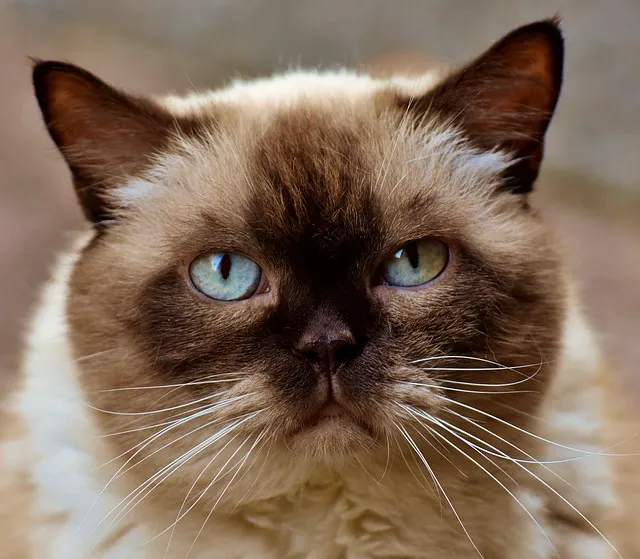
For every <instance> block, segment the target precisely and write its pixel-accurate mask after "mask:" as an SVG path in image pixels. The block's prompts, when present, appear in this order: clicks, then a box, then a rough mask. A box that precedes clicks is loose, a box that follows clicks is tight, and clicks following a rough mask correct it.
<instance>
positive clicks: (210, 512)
mask: <svg viewBox="0 0 640 559" xmlns="http://www.w3.org/2000/svg"><path fill="white" fill-rule="evenodd" d="M265 433H266V429H263V431H262V432H261V433H260V435H259V436H258V438H257V439H256V440H255V442H254V443H253V444H252V445H251V448H249V450H248V451H247V453H246V454H245V456H244V458H243V459H242V462H241V463H240V464H239V465H237V467H235V468H236V471H235V473H234V474H233V476H232V478H231V479H230V480H229V483H227V485H226V486H225V488H224V489H223V490H222V492H221V493H220V495H219V496H218V498H217V499H216V502H215V503H214V504H213V507H211V510H210V511H209V514H207V517H206V518H205V519H204V522H203V523H202V526H201V527H200V530H199V531H198V533H197V534H196V537H195V538H194V539H193V543H192V544H191V547H189V550H188V551H187V554H186V555H185V559H187V558H188V557H189V554H190V553H191V551H192V550H193V548H194V546H195V545H196V542H197V541H198V538H199V537H200V534H202V531H203V530H204V527H205V526H206V524H207V522H208V521H209V518H211V515H212V514H213V511H214V510H215V509H216V507H217V506H218V503H219V502H220V501H221V500H222V498H223V497H224V495H225V493H226V492H227V490H228V489H229V487H230V486H231V484H232V483H233V480H234V479H235V478H236V476H237V475H238V474H239V473H240V471H241V470H242V467H243V466H244V465H245V463H246V461H247V459H248V458H249V455H250V454H251V452H252V451H253V449H254V448H255V447H256V445H257V444H258V443H259V442H260V440H261V439H262V438H263V437H264V435H265ZM248 440H249V437H247V439H246V440H245V441H244V442H243V443H242V445H241V446H240V447H239V448H238V450H240V448H242V446H244V444H245V443H246V442H247V441H248ZM232 458H233V456H232ZM223 468H224V466H223ZM209 487H211V484H210V485H209V486H208V487H207V488H205V490H204V491H203V494H204V493H206V492H207V491H208V490H209ZM198 499H199V498H198ZM196 502H197V501H196Z"/></svg>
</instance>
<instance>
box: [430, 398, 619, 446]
mask: <svg viewBox="0 0 640 559" xmlns="http://www.w3.org/2000/svg"><path fill="white" fill-rule="evenodd" d="M434 396H435V397H436V398H440V399H441V400H445V401H446V402H449V403H451V404H455V405H457V406H461V407H463V408H465V409H468V410H471V411H473V412H476V413H479V414H480V415H483V416H485V417H488V418H490V419H493V420H495V421H497V422H498V423H502V424H503V425H506V426H507V427H511V428H512V429H515V430H516V431H519V432H521V433H523V434H525V435H528V436H530V437H533V438H534V439H537V440H539V441H542V442H544V443H547V444H550V445H552V446H556V447H559V448H564V449H565V450H570V451H572V452H577V453H579V454H584V455H586V456H593V455H598V456H625V455H623V454H606V453H602V452H600V451H588V450H583V449H579V448H572V447H570V446H567V445H563V444H561V443H557V442H555V441H552V440H549V439H545V438H544V437H541V436H540V435H536V434H535V433H531V432H530V431H527V430H526V429H523V428H522V427H518V426H517V425H514V424H513V423H509V422H508V421H505V420H504V419H501V418H499V417H497V416H495V415H492V414H490V413H488V412H485V411H483V410H480V409H478V408H474V407H473V406H470V405H468V404H464V403H462V402H457V401H456V400H452V399H451V398H447V397H445V396H442V395H440V394H434Z"/></svg>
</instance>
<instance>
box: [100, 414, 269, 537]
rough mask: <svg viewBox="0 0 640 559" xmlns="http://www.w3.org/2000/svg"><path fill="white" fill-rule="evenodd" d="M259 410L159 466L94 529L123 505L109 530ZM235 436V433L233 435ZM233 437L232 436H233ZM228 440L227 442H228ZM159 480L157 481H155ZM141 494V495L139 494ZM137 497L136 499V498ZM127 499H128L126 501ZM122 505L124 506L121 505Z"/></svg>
mask: <svg viewBox="0 0 640 559" xmlns="http://www.w3.org/2000/svg"><path fill="white" fill-rule="evenodd" d="M257 413H259V412H254V414H250V415H248V416H247V417H245V418H243V419H241V420H238V421H235V422H234V423H232V424H231V425H228V426H226V427H224V428H222V429H221V430H220V431H218V432H217V433H215V434H214V435H211V436H210V437H208V438H207V439H205V440H204V441H202V442H201V443H199V444H197V445H196V446H195V447H194V448H192V449H190V450H188V451H187V452H185V453H184V454H182V455H180V456H179V457H178V458H176V459H174V460H172V461H171V462H170V463H169V464H167V465H166V466H164V467H163V468H161V469H160V470H159V471H158V472H156V473H155V474H153V475H152V476H151V477H150V478H149V479H148V480H146V481H145V482H143V483H142V484H141V485H139V486H138V487H137V488H136V489H134V490H133V491H132V492H131V493H129V494H128V495H127V496H126V497H125V498H124V499H122V500H121V501H120V503H118V504H117V505H116V506H115V507H113V509H111V511H109V513H107V514H106V515H105V517H104V518H103V519H102V520H101V521H100V522H99V523H98V524H97V525H96V527H95V528H94V530H95V529H96V528H98V527H99V526H100V524H102V523H103V522H104V521H105V520H106V519H107V518H108V517H109V516H111V515H112V514H113V513H114V512H115V511H117V510H118V509H119V508H120V507H123V508H122V510H120V512H119V513H118V514H117V515H116V516H115V517H114V519H113V520H112V521H111V522H110V523H109V526H107V528H106V529H105V532H106V531H108V530H109V528H110V527H111V526H112V525H113V524H114V523H115V522H117V521H118V520H120V519H121V518H123V517H124V516H126V515H127V514H129V513H130V512H131V511H132V510H133V509H134V508H136V507H137V506H138V505H139V504H140V503H141V502H142V501H143V500H144V499H146V498H147V497H148V496H149V495H150V494H151V493H152V492H153V491H154V490H155V489H157V488H158V487H159V486H160V485H161V484H162V483H164V482H165V481H166V480H167V479H168V478H169V477H170V476H171V475H173V474H174V473H175V472H177V471H178V470H179V469H180V468H181V467H182V466H183V465H184V464H186V463H187V462H188V461H190V460H191V459H192V458H194V457H195V456H197V455H198V454H200V453H201V452H203V451H204V450H206V449H207V448H209V447H210V446H211V445H212V444H214V443H215V442H217V441H218V440H220V439H221V438H223V437H225V436H226V435H228V434H229V433H231V432H232V431H234V430H235V429H237V428H238V427H239V426H240V425H241V424H242V423H245V422H246V421H249V420H250V419H252V418H253V416H254V415H256V414H257ZM235 437H237V435H236V436H235ZM235 437H234V438H235ZM230 442H231V441H229V442H228V443H227V444H229V443H230ZM157 480H159V481H158V482H157V483H155V482H156V481H157ZM154 483H155V485H153V487H151V489H150V490H149V491H147V492H146V493H144V492H145V489H146V488H147V487H150V486H151V485H152V484H154ZM143 493H144V495H143ZM141 495H142V496H141ZM136 499H137V500H136ZM127 501H129V502H128V503H127ZM123 505H124V506H123Z"/></svg>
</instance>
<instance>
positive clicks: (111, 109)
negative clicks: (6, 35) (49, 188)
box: [33, 61, 180, 225]
mask: <svg viewBox="0 0 640 559" xmlns="http://www.w3.org/2000/svg"><path fill="white" fill-rule="evenodd" d="M33 85H34V88H35V94H36V97H37V99H38V103H39V105H40V110H41V111H42V116H43V118H44V122H45V124H46V126H47V129H48V131H49V134H50V135H51V138H52V139H53V141H54V142H55V143H56V145H57V146H58V149H59V150H60V152H61V153H62V155H63V156H64V158H65V160H66V161H67V164H68V165H69V168H70V170H71V173H72V174H73V182H74V185H75V188H76V193H77V195H78V199H79V201H80V204H81V205H82V208H83V210H84V213H85V215H86V216H87V218H88V219H90V220H91V221H92V222H93V223H95V224H97V225H100V224H103V222H107V221H109V220H111V219H113V212H114V210H115V209H116V206H117V201H116V200H114V197H113V189H115V188H117V187H118V186H121V185H122V184H123V183H124V182H126V180H127V179H128V178H130V177H132V176H136V174H139V173H140V172H141V171H143V170H144V169H145V168H147V167H149V166H150V165H151V164H152V161H153V157H154V155H156V154H158V153H159V152H161V151H162V148H163V147H164V146H165V145H166V143H167V141H168V139H169V138H170V135H171V134H172V132H174V131H175V130H176V129H177V128H179V124H180V123H179V122H178V121H177V120H176V119H175V118H174V117H173V116H172V115H170V114H169V113H168V112H167V111H166V110H165V109H164V108H162V107H161V106H159V105H158V104H156V103H154V102H153V101H151V100H146V99H141V98H138V97H133V96H131V95H127V94H125V93H122V92H121V91H118V90H116V89H114V88H113V87H111V86H110V85H107V84H106V83H105V82H103V81H102V80H100V79H98V78H97V77H95V76H94V75H93V74H91V73H89V72H87V71H86V70H83V69H81V68H78V67H77V66H74V65H72V64H66V63H63V62H40V61H35V64H34V67H33Z"/></svg>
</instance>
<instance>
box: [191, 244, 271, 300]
mask: <svg viewBox="0 0 640 559" xmlns="http://www.w3.org/2000/svg"><path fill="white" fill-rule="evenodd" d="M189 275H190V276H191V281H192V282H193V285H194V286H195V288H196V289H197V290H198V291H200V293H202V294H204V295H206V296H207V297H211V299H217V300H219V301H238V300H240V299H247V298H248V297H251V296H252V295H254V294H255V293H256V291H257V290H258V288H259V287H260V284H261V280H262V269H261V268H260V266H258V265H257V264H256V263H255V262H254V261H253V260H250V259H249V258H247V257H245V256H240V255H239V254H233V253H230V252H213V253H209V254H204V255H202V256H199V257H198V258H196V259H195V260H194V261H193V262H192V263H191V265H190V266H189Z"/></svg>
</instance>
